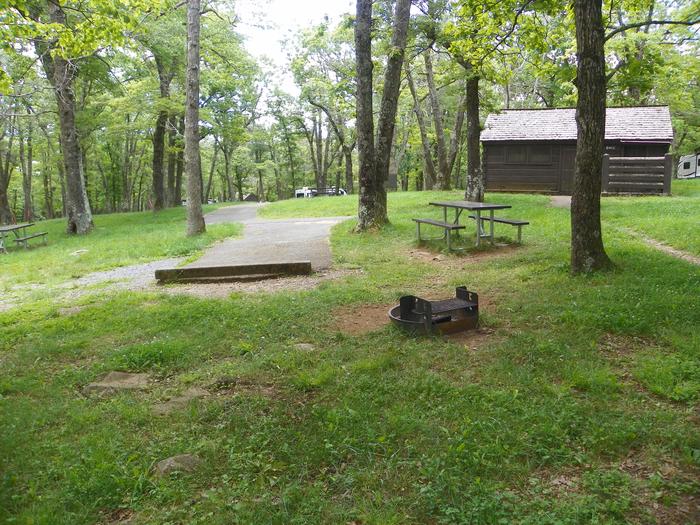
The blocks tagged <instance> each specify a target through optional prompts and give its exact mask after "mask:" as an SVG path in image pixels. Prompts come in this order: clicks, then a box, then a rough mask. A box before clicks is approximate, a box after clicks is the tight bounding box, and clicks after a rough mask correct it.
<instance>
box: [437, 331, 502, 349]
mask: <svg viewBox="0 0 700 525" xmlns="http://www.w3.org/2000/svg"><path fill="white" fill-rule="evenodd" d="M495 333H496V331H495V330H494V329H493V328H478V329H477V330H467V331H466V332H458V333H456V334H450V335H446V336H445V341H447V342H449V343H453V344H456V345H460V346H464V347H465V348H470V349H471V350H477V349H479V348H480V347H481V346H482V345H483V344H484V343H485V342H486V341H488V340H489V339H490V338H491V337H492V336H493V335H494V334H495Z"/></svg>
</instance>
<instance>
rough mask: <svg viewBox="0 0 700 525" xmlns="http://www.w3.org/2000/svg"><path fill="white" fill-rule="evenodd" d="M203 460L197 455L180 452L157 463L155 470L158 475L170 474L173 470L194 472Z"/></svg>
mask: <svg viewBox="0 0 700 525" xmlns="http://www.w3.org/2000/svg"><path fill="white" fill-rule="evenodd" d="M201 462H202V460H201V459H199V457H197V456H195V455H192V454H180V455H178V456H172V457H170V458H167V459H164V460H162V461H159V462H158V463H156V467H155V472H156V475H158V476H168V475H169V474H172V473H173V472H192V471H193V470H195V469H196V468H197V467H198V466H199V465H200V463H201Z"/></svg>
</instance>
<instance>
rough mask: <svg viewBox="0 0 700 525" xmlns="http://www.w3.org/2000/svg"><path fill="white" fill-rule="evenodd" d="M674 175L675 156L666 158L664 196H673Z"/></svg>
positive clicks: (667, 154)
mask: <svg viewBox="0 0 700 525" xmlns="http://www.w3.org/2000/svg"><path fill="white" fill-rule="evenodd" d="M672 173H673V155H671V154H670V153H666V155H665V156H664V195H671V175H672Z"/></svg>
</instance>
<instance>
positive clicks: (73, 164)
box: [42, 2, 93, 235]
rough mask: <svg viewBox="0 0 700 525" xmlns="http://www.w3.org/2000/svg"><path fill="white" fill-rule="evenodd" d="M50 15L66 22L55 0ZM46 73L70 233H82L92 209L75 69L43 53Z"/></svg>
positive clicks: (87, 228)
mask: <svg viewBox="0 0 700 525" xmlns="http://www.w3.org/2000/svg"><path fill="white" fill-rule="evenodd" d="M48 11H49V18H50V20H51V22H52V23H54V24H60V25H66V14H65V13H64V12H63V9H62V8H61V6H60V5H59V3H58V2H48ZM42 63H43V65H44V70H45V71H46V76H47V77H48V78H49V80H50V81H51V83H52V85H53V88H54V94H55V96H56V105H57V108H58V121H59V126H60V130H61V151H62V153H63V165H64V169H65V177H66V203H65V206H66V214H67V215H68V224H67V226H66V231H67V232H68V233H69V234H79V235H82V234H85V233H88V232H89V231H90V230H91V229H92V227H93V222H92V211H91V210H90V203H89V202H88V197H87V191H86V188H85V178H84V176H83V162H82V155H81V152H80V141H79V139H78V129H77V127H76V125H75V96H74V93H73V78H74V73H75V68H74V66H72V65H71V64H70V63H69V62H68V61H67V60H66V59H64V58H62V57H61V56H59V55H55V56H53V57H52V56H51V55H50V54H49V53H43V54H42Z"/></svg>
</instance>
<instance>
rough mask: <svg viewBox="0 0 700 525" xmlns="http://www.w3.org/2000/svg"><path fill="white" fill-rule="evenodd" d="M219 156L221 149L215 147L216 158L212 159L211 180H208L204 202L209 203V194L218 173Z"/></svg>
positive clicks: (210, 167)
mask: <svg viewBox="0 0 700 525" xmlns="http://www.w3.org/2000/svg"><path fill="white" fill-rule="evenodd" d="M218 154H219V148H218V147H216V145H214V156H213V157H212V159H211V166H209V179H207V189H206V191H205V192H204V202H205V203H206V202H209V193H210V192H211V182H212V180H213V178H214V172H215V171H216V157H217V155H218Z"/></svg>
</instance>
